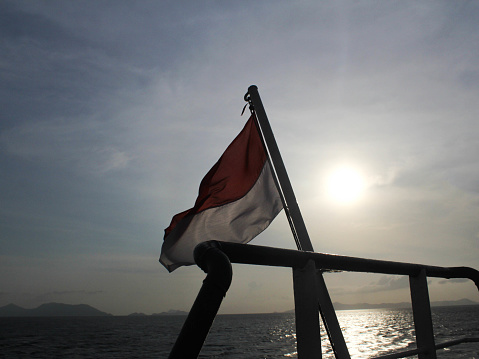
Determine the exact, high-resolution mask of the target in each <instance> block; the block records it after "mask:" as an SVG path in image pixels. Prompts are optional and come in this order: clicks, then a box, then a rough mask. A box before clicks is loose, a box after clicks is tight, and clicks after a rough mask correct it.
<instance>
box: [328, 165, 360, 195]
mask: <svg viewBox="0 0 479 359" xmlns="http://www.w3.org/2000/svg"><path fill="white" fill-rule="evenodd" d="M365 187H366V183H365V180H364V177H363V176H362V175H361V173H360V172H359V171H357V170H356V169H354V168H352V167H340V168H337V169H335V170H334V171H332V172H331V174H330V176H329V177H328V180H327V184H326V190H327V194H328V196H329V198H330V199H331V200H333V201H334V202H336V203H339V204H352V203H354V202H356V201H357V200H359V199H360V197H361V195H362V194H363V192H364V190H365Z"/></svg>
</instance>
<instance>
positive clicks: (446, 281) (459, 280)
mask: <svg viewBox="0 0 479 359" xmlns="http://www.w3.org/2000/svg"><path fill="white" fill-rule="evenodd" d="M469 282H470V279H467V278H451V279H443V280H440V281H438V283H439V284H451V283H469Z"/></svg>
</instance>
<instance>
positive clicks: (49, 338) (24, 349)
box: [0, 305, 479, 359]
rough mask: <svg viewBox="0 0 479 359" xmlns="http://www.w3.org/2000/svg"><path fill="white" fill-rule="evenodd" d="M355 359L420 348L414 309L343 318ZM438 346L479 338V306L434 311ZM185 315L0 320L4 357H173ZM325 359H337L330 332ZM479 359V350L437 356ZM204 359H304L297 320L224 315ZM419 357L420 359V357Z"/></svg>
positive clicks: (471, 346)
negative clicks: (299, 356)
mask: <svg viewBox="0 0 479 359" xmlns="http://www.w3.org/2000/svg"><path fill="white" fill-rule="evenodd" d="M337 315H338V320H339V323H340V325H341V327H342V328H343V330H344V336H345V340H346V343H347V346H348V349H349V352H350V354H351V358H353V359H354V358H373V357H375V356H379V355H382V354H386V353H391V352H395V351H399V350H400V349H407V350H410V349H414V348H416V344H415V338H414V324H413V317H412V312H411V310H409V309H373V310H371V309H368V310H344V311H338V312H337ZM432 316H433V325H434V332H435V339H436V343H442V342H445V341H449V340H453V339H458V338H463V337H475V338H479V305H475V306H461V307H433V308H432ZM185 318H186V317H185V316H124V317H121V316H107V317H32V318H20V317H19V318H0V358H15V359H18V358H41V359H44V358H45V359H46V358H49V359H51V358H103V359H113V358H130V359H131V358H142V359H145V358H167V357H168V354H169V352H170V350H171V348H172V346H173V344H174V343H175V341H176V337H177V335H178V333H179V332H180V330H181V327H182V325H183V322H184V320H185ZM321 346H322V351H323V355H322V357H323V358H334V355H333V354H332V350H331V346H330V345H329V341H328V339H327V336H326V334H325V333H324V330H323V329H322V345H321ZM437 356H438V358H455V359H457V358H467V359H472V358H474V359H478V358H479V343H477V342H476V343H465V344H460V345H457V346H454V347H450V348H447V349H440V350H438V352H437ZM199 358H234V359H239V358H242V359H244V358H297V352H296V333H295V324H294V314H292V313H273V314H238V315H219V316H217V317H216V320H215V322H214V324H213V326H212V328H211V331H210V333H209V335H208V338H207V340H206V342H205V344H204V346H203V349H202V351H201V353H200V356H199ZM412 358H417V356H414V357H412Z"/></svg>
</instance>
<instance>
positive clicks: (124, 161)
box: [0, 0, 479, 315]
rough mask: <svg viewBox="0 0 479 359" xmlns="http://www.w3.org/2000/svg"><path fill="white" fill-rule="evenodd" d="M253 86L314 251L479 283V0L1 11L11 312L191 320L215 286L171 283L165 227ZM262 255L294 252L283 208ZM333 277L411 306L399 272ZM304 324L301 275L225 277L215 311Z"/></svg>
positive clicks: (358, 291) (473, 291) (116, 0)
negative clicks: (456, 274) (57, 310)
mask: <svg viewBox="0 0 479 359" xmlns="http://www.w3.org/2000/svg"><path fill="white" fill-rule="evenodd" d="M253 84H254V85H257V86H258V89H259V93H260V95H261V97H262V100H263V104H264V106H265V109H266V112H267V114H268V117H269V120H270V123H271V126H272V129H273V132H274V134H275V137H276V141H277V143H278V146H279V148H280V151H281V154H282V157H283V160H284V163H285V166H286V168H287V171H288V174H289V177H290V180H291V183H292V185H293V188H294V191H295V195H296V198H297V200H298V203H299V205H300V208H301V211H302V214H303V217H304V221H305V223H306V226H307V228H308V231H309V235H310V237H311V240H312V244H313V246H314V249H315V250H316V251H318V252H324V253H334V254H341V255H348V256H357V257H364V258H374V259H385V260H394V261H404V262H411V263H423V264H428V265H437V266H470V267H474V268H476V269H479V260H478V258H479V244H478V243H479V220H478V219H479V157H478V153H479V141H478V138H479V121H478V118H479V106H478V101H477V99H478V96H479V3H478V2H472V1H458V2H451V1H441V0H440V1H422V2H413V1H388V2H384V1H328V0H327V1H322V2H317V1H296V2H291V1H284V0H277V1H241V2H221V1H201V2H199V1H135V2H134V1H124V0H100V1H88V0H87V1H81V2H79V1H55V0H50V1H40V0H37V1H32V0H30V1H24V0H0V203H1V205H0V306H2V305H7V304H9V303H15V304H17V305H20V306H23V307H26V308H33V307H36V306H38V305H40V304H42V303H47V302H61V303H69V304H78V303H86V304H90V305H92V306H94V307H96V308H98V309H100V310H103V311H106V312H109V313H112V314H115V315H126V314H130V313H133V312H143V313H146V314H151V313H159V312H162V311H167V310H169V309H175V310H184V311H188V310H189V309H190V307H191V305H192V304H193V301H194V299H195V297H196V295H197V293H198V290H199V288H200V287H201V282H202V280H203V279H204V277H205V274H204V273H203V272H202V271H201V270H200V269H199V268H198V267H196V266H190V267H182V268H179V269H177V270H176V271H174V272H173V273H168V271H167V270H166V269H165V268H164V267H163V266H162V265H161V264H160V263H159V262H158V258H159V255H160V251H161V245H162V243H163V234H164V229H165V228H166V227H167V226H168V225H169V223H170V220H171V218H172V216H173V215H174V214H176V213H178V212H181V211H183V210H186V209H188V208H190V207H192V205H193V204H194V201H195V199H196V195H197V192H198V186H199V183H200V181H201V179H202V178H203V176H204V175H205V174H206V172H207V171H208V170H209V169H210V168H211V166H212V165H213V164H214V163H215V162H216V160H217V159H218V158H219V157H220V155H221V154H222V152H223V151H224V149H225V148H226V147H227V145H228V144H229V143H230V142H231V141H232V140H233V138H234V137H235V136H236V135H237V133H239V131H240V130H241V128H242V127H243V125H244V123H245V122H246V120H247V116H246V115H244V116H240V114H241V110H242V108H243V105H244V100H243V96H244V94H245V93H246V91H247V89H248V87H249V86H250V85H253ZM339 169H343V170H344V169H347V171H349V172H346V173H349V175H347V176H346V177H347V178H349V179H351V178H358V180H356V181H355V182H354V181H353V183H350V184H349V186H353V187H354V186H356V187H358V190H357V191H356V192H355V195H354V196H353V197H354V198H352V197H351V198H350V199H348V200H340V198H338V197H337V196H336V197H334V196H333V195H332V194H331V193H332V192H331V190H330V189H329V187H328V183H329V182H330V178H337V177H334V176H335V175H337V174H338V173H340V172H338V171H339ZM343 177H344V176H343ZM336 182H337V181H336ZM346 190H347V188H346V187H344V186H343V188H342V190H341V189H340V190H339V192H340V193H341V192H344V191H346ZM251 244H258V245H267V246H275V247H281V248H290V249H294V248H295V243H294V240H293V238H292V236H291V233H290V231H289V227H288V222H287V220H286V217H285V215H284V213H283V212H282V213H280V215H278V217H277V218H276V219H275V221H274V222H273V223H272V225H271V226H270V227H269V228H268V229H267V230H266V231H265V232H263V233H262V234H261V235H259V236H258V237H256V238H255V239H254V240H253V241H252V242H251ZM325 277H326V283H327V285H328V288H329V291H330V294H331V297H332V299H333V301H338V302H342V303H358V302H369V303H382V302H400V301H410V296H409V290H408V279H407V277H401V276H399V277H396V276H384V275H373V274H357V273H330V274H326V275H325ZM429 293H430V297H431V300H432V301H435V300H456V299H461V298H468V299H470V300H474V301H477V302H479V293H478V291H477V288H476V287H475V286H474V285H473V284H472V282H470V281H468V280H442V279H430V280H429ZM293 307H294V300H293V291H292V278H291V270H290V269H288V268H269V267H258V266H246V265H238V264H235V265H233V283H232V285H231V289H230V291H229V292H228V294H227V296H226V298H225V300H224V302H223V305H222V307H221V310H220V312H221V313H256V312H273V311H285V310H289V309H292V308H293Z"/></svg>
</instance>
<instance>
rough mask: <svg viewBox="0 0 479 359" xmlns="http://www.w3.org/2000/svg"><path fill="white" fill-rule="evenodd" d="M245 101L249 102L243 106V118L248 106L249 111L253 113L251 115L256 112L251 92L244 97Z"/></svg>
mask: <svg viewBox="0 0 479 359" xmlns="http://www.w3.org/2000/svg"><path fill="white" fill-rule="evenodd" d="M244 100H245V101H246V102H247V104H246V105H244V106H243V111H241V116H243V114H244V111H245V110H246V106H248V105H249V110H250V111H251V113H253V112H254V107H253V102H252V101H251V96H250V94H249V92H247V93H246V94H245V95H244Z"/></svg>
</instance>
